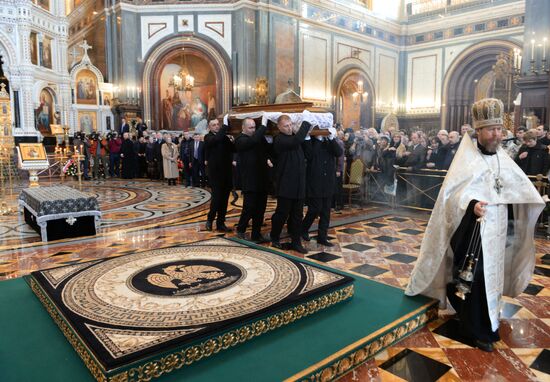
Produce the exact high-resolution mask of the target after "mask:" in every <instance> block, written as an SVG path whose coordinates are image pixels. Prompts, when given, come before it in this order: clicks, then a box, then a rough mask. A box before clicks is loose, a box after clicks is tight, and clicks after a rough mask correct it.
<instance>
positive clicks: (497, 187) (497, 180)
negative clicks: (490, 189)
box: [495, 176, 504, 195]
mask: <svg viewBox="0 0 550 382" xmlns="http://www.w3.org/2000/svg"><path fill="white" fill-rule="evenodd" d="M503 187H504V186H503V185H502V181H501V180H500V177H498V176H497V177H496V178H495V191H496V192H497V194H499V195H500V190H502V188H503Z"/></svg>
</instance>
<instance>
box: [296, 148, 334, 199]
mask: <svg viewBox="0 0 550 382" xmlns="http://www.w3.org/2000/svg"><path fill="white" fill-rule="evenodd" d="M303 148H304V154H305V156H306V159H307V170H306V173H307V177H306V194H307V196H308V197H309V198H326V197H330V196H332V194H333V193H334V189H335V184H336V161H337V159H338V157H339V156H340V155H342V154H343V153H344V150H342V148H341V147H340V145H338V142H336V139H333V140H328V139H327V140H323V141H319V140H317V139H316V138H311V139H310V140H308V141H305V142H304V145H303Z"/></svg>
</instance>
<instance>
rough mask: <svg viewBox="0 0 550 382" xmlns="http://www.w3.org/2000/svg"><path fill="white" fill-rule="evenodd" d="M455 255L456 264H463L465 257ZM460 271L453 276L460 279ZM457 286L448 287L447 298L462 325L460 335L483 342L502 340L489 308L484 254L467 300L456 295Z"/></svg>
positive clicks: (480, 259)
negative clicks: (490, 316) (493, 326)
mask: <svg viewBox="0 0 550 382" xmlns="http://www.w3.org/2000/svg"><path fill="white" fill-rule="evenodd" d="M458 257H461V258H457V255H456V254H455V259H454V260H455V261H454V264H462V262H463V258H464V256H460V255H458ZM458 272H459V269H458V268H457V269H454V272H453V275H454V276H455V279H456V278H458ZM455 292H456V285H455V284H454V283H453V284H449V285H447V298H448V299H449V301H450V303H451V305H452V306H453V308H454V310H456V312H457V315H458V318H459V321H460V324H459V328H460V334H462V335H463V336H465V337H468V338H475V339H478V340H480V341H483V342H496V341H498V340H500V337H499V335H498V330H497V331H495V332H493V330H492V328H491V320H490V318H489V309H488V307H487V294H486V292H485V278H484V272H483V253H482V254H481V255H480V256H479V260H478V264H477V268H476V272H475V274H474V281H473V283H472V286H471V292H470V293H468V294H467V297H466V300H462V299H460V298H459V297H458V296H456V294H455Z"/></svg>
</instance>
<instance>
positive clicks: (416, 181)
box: [403, 132, 427, 207]
mask: <svg viewBox="0 0 550 382" xmlns="http://www.w3.org/2000/svg"><path fill="white" fill-rule="evenodd" d="M411 142H412V145H411V148H412V149H409V150H407V151H406V152H404V153H403V158H405V162H404V165H403V166H404V167H407V169H408V170H409V171H418V170H420V169H421V168H422V167H424V164H425V163H426V153H427V152H426V147H424V146H422V145H421V144H420V135H419V134H418V133H417V132H414V133H412V134H411ZM409 179H410V183H409V182H407V192H408V194H409V195H410V201H412V203H413V205H415V206H418V207H424V203H423V194H422V193H421V192H420V191H419V190H423V189H425V188H426V182H425V179H423V178H421V177H417V176H412V177H410V178H409Z"/></svg>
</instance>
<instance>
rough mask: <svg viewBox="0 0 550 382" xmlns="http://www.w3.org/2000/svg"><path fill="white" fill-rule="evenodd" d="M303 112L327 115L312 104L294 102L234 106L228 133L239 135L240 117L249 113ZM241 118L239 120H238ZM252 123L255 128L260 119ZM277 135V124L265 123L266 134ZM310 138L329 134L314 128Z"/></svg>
mask: <svg viewBox="0 0 550 382" xmlns="http://www.w3.org/2000/svg"><path fill="white" fill-rule="evenodd" d="M304 110H309V111H310V112H311V113H322V114H325V113H329V111H328V110H326V109H323V108H319V107H314V106H313V103H312V102H296V103H278V104H270V105H246V106H236V107H234V108H233V109H231V111H230V112H229V133H230V134H232V135H239V134H240V133H241V125H242V115H243V114H249V113H257V112H262V111H265V112H271V113H288V114H292V113H302V112H303V111H304ZM239 116H241V118H239ZM219 118H220V123H221V122H222V120H223V116H220V117H219ZM254 121H256V126H259V125H260V123H261V121H262V118H261V117H257V118H254ZM278 133H279V130H278V129H277V124H276V123H275V122H272V121H268V123H267V134H268V135H277V134H278ZM311 135H312V136H318V135H321V136H328V135H329V132H328V130H327V129H323V128H319V127H314V128H313V130H312V132H311Z"/></svg>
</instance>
